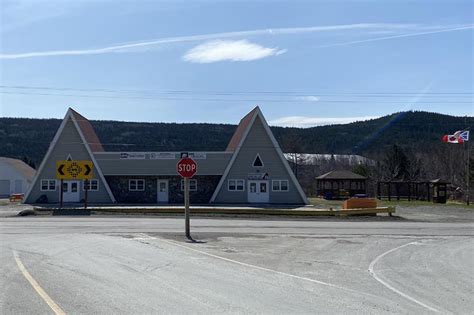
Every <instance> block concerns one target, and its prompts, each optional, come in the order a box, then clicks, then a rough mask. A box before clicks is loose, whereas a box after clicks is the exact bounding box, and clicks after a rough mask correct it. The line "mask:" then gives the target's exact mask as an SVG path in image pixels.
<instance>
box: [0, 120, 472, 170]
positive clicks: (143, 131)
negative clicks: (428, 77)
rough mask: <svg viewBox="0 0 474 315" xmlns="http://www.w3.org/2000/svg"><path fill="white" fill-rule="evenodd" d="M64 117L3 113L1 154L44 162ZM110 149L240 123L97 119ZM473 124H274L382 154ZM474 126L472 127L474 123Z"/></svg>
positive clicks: (217, 135)
mask: <svg viewBox="0 0 474 315" xmlns="http://www.w3.org/2000/svg"><path fill="white" fill-rule="evenodd" d="M60 123H61V120H59V119H27V118H0V143H1V146H0V156H7V157H14V158H24V157H27V158H28V159H30V160H32V161H34V162H35V163H36V165H38V164H39V162H40V161H41V159H42V157H43V156H44V154H45V153H46V151H47V149H48V146H49V143H50V142H51V140H52V138H53V137H54V134H55V132H56V130H57V129H58V127H59V125H60ZM92 124H93V126H94V129H95V130H96V132H97V135H98V136H99V138H100V140H101V141H102V143H103V144H104V147H105V149H106V150H107V151H182V150H190V151H191V150H192V151H197V150H202V151H221V150H224V149H225V148H226V146H227V143H228V142H229V140H230V138H231V137H232V134H233V132H234V131H235V128H236V126H235V125H224V124H175V123H136V122H118V121H92ZM469 126H474V117H472V116H471V117H454V116H448V115H441V114H436V113H428V112H412V111H409V112H400V113H395V114H392V115H389V116H384V117H381V118H378V119H373V120H368V121H362V122H355V123H350V124H344V125H331V126H320V127H313V128H305V129H300V128H281V127H272V130H273V132H274V133H275V136H276V138H277V139H278V141H279V142H280V144H281V145H282V147H283V150H284V151H287V152H295V151H298V152H304V153H328V154H332V153H333V154H348V153H356V154H362V155H366V156H373V155H377V154H378V153H380V152H382V151H383V150H385V148H386V147H387V146H391V145H392V144H398V145H400V146H402V147H405V148H407V149H410V150H412V151H415V152H416V151H422V150H426V149H429V148H432V147H433V146H437V145H441V140H440V138H441V136H442V135H443V134H448V133H452V132H454V131H456V130H460V129H464V128H466V127H469ZM471 129H472V128H471Z"/></svg>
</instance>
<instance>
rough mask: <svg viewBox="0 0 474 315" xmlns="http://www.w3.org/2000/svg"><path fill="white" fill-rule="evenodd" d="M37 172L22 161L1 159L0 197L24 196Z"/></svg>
mask: <svg viewBox="0 0 474 315" xmlns="http://www.w3.org/2000/svg"><path fill="white" fill-rule="evenodd" d="M35 173H36V171H35V170H34V169H33V168H32V167H31V166H29V165H28V164H26V163H25V162H23V161H22V160H17V159H11V158H7V157H0V197H8V196H10V195H11V194H24V193H25V192H26V191H27V190H28V188H29V186H30V184H31V182H32V180H33V177H34V176H35Z"/></svg>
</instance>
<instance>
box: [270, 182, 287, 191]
mask: <svg viewBox="0 0 474 315" xmlns="http://www.w3.org/2000/svg"><path fill="white" fill-rule="evenodd" d="M272 190H273V191H288V190H289V186H288V180H286V179H285V180H274V181H272Z"/></svg>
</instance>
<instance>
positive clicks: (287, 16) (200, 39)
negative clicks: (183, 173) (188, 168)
mask: <svg viewBox="0 0 474 315" xmlns="http://www.w3.org/2000/svg"><path fill="white" fill-rule="evenodd" d="M1 6H2V7H1V12H2V13H1V14H2V16H1V30H0V32H1V33H0V34H1V42H0V44H1V45H0V62H1V64H0V65H1V77H0V83H1V87H0V116H6V117H40V118H48V117H57V118H60V117H63V116H64V114H65V112H66V110H67V108H68V107H69V106H71V107H73V108H75V109H76V110H78V111H79V112H80V113H82V114H83V115H84V116H86V117H88V118H90V119H105V120H125V121H164V122H218V123H237V122H238V120H239V119H240V118H241V117H242V116H243V115H244V114H245V113H246V112H248V111H249V110H251V109H252V108H253V107H254V106H255V105H260V106H261V108H262V110H263V112H264V114H265V115H266V117H267V120H268V121H269V122H270V123H271V124H273V125H291V126H302V127H306V126H313V125H318V124H328V123H341V122H349V121H353V120H359V119H364V118H370V117H378V116H381V115H386V114H390V113H393V112H396V111H401V110H409V109H413V110H426V111H435V112H442V113H450V114H454V115H460V116H461V115H473V114H474V108H473V93H474V89H473V86H474V84H473V83H474V81H473V64H474V60H473V59H474V57H473V38H474V36H473V34H474V33H473V27H474V18H473V12H474V11H473V9H474V8H473V3H472V1H459V0H446V1H439V0H429V1H400V0H397V1H357V0H352V1H349V0H346V1H337V0H334V1H329V0H328V1H297V0H296V1H295V0H294V1H263V0H260V1H225V0H224V1H179V0H177V1H158V0H156V1H153V0H147V1H143V0H135V1H132V0H128V1H127V0H122V1H112V0H110V1H109V0H96V1H92V0H76V1H59V0H55V1H43V0H21V1H12V0H2V1H1Z"/></svg>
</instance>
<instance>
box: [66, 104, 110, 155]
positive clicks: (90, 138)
mask: <svg viewBox="0 0 474 315" xmlns="http://www.w3.org/2000/svg"><path fill="white" fill-rule="evenodd" d="M68 114H70V115H71V116H72V117H73V119H74V120H75V121H76V122H77V125H78V127H79V128H80V129H81V132H82V134H83V135H84V138H85V139H86V142H87V144H88V145H89V147H90V148H91V151H92V152H104V151H105V150H104V147H103V146H102V143H100V140H99V137H97V134H96V133H95V131H94V127H92V124H91V122H90V121H89V120H88V119H87V118H86V117H84V116H82V115H81V114H79V113H78V112H77V111H75V110H74V109H72V108H71V107H69V109H68Z"/></svg>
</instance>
